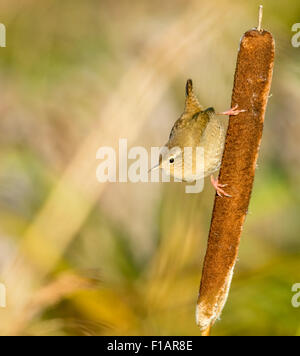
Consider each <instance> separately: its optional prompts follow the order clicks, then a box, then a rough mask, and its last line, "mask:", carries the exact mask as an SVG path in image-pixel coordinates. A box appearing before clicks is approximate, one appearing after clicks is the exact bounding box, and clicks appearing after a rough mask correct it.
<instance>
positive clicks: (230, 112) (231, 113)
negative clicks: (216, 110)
mask: <svg viewBox="0 0 300 356" xmlns="http://www.w3.org/2000/svg"><path fill="white" fill-rule="evenodd" d="M238 107H239V106H238V104H236V105H235V107H233V108H231V109H229V110H227V111H224V112H221V113H220V114H219V115H228V116H237V115H238V114H240V113H241V112H246V111H247V110H238Z"/></svg>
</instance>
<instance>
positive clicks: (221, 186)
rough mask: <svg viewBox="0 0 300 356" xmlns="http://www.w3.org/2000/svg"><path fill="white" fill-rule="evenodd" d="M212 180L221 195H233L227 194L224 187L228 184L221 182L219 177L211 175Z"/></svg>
mask: <svg viewBox="0 0 300 356" xmlns="http://www.w3.org/2000/svg"><path fill="white" fill-rule="evenodd" d="M210 181H211V184H212V186H213V187H214V188H215V190H216V192H217V194H218V196H219V197H221V198H222V197H223V195H224V196H225V197H229V198H230V197H231V195H229V194H227V193H226V192H225V191H224V190H223V189H222V188H224V187H226V186H227V184H219V181H218V178H215V177H214V176H213V175H211V176H210Z"/></svg>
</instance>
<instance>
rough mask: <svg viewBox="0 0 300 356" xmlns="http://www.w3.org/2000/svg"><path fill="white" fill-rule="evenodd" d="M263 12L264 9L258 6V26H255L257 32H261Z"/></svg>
mask: <svg viewBox="0 0 300 356" xmlns="http://www.w3.org/2000/svg"><path fill="white" fill-rule="evenodd" d="M263 10H264V7H263V6H262V5H260V6H259V12H258V26H257V31H258V32H261V30H262V28H261V23H262V18H263Z"/></svg>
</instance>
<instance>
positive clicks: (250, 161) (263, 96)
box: [197, 13, 275, 335]
mask: <svg viewBox="0 0 300 356" xmlns="http://www.w3.org/2000/svg"><path fill="white" fill-rule="evenodd" d="M261 14H262V13H261ZM260 27H261V16H260V24H259V27H258V28H257V30H251V31H248V32H246V33H245V35H244V37H243V39H242V42H241V46H240V51H239V53H238V59H237V67H236V73H235V81H234V88H233V95H232V107H233V106H235V105H236V104H238V105H239V108H240V109H246V112H245V113H241V114H239V115H238V116H232V117H230V120H229V127H228V132H227V137H226V144H225V150H224V155H223V160H222V165H221V170H220V176H219V182H220V183H222V184H227V187H226V191H227V193H229V194H230V195H231V196H232V198H224V197H223V198H220V197H218V196H216V199H215V205H214V210H213V216H212V222H211V228H210V233H209V239H208V247H207V253H206V257H205V261H204V267H203V274H202V281H201V287H200V293H199V298H198V303H197V324H198V326H199V327H200V329H201V332H202V335H209V332H210V328H211V326H212V325H213V324H214V322H215V321H216V320H217V318H218V317H219V316H220V314H221V312H222V309H223V307H224V305H225V303H226V300H227V296H228V293H229V289H230V284H231V280H232V276H233V270H234V266H235V264H236V259H237V254H238V247H239V243H240V236H241V232H242V229H243V224H244V221H245V217H246V214H247V210H248V205H249V201H250V196H251V192H252V186H253V181H254V174H255V168H256V161H257V157H258V152H259V146H260V142H261V138H262V132H263V123H264V117H265V111H266V106H267V101H268V97H269V91H270V86H271V80H272V72H273V63H274V51H275V50H274V40H273V37H272V35H271V34H270V33H269V32H267V31H261V30H260Z"/></svg>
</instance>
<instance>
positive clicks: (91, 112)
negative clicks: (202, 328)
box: [0, 0, 300, 335]
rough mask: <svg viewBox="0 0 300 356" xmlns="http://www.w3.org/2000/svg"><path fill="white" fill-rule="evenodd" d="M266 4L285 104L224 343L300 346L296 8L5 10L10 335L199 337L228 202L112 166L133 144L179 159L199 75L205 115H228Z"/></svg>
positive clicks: (0, 219) (2, 263) (142, 3)
mask: <svg viewBox="0 0 300 356" xmlns="http://www.w3.org/2000/svg"><path fill="white" fill-rule="evenodd" d="M260 3H262V4H263V5H264V8H265V9H264V19H263V27H264V28H266V29H268V30H270V31H272V33H273V34H274V36H275V39H276V48H277V53H276V63H275V70H274V80H273V85H272V91H271V93H272V97H271V98H270V101H269V106H268V110H267V117H266V125H265V131H264V138H263V142H262V147H261V152H260V158H259V163H258V170H257V176H256V182H255V188H254V192H253V197H252V201H251V206H250V209H249V215H248V217H247V222H246V225H245V228H244V231H243V236H242V241H241V247H240V254H239V262H238V264H237V267H236V270H235V275H234V279H233V283H232V288H231V292H230V296H229V300H228V303H227V304H226V306H225V309H224V312H223V314H222V319H221V321H219V322H218V323H217V324H216V325H215V327H214V329H213V335H300V309H295V308H293V307H292V305H291V298H292V296H293V293H292V291H291V288H292V285H293V284H294V283H297V282H298V283H299V282H300V260H299V259H300V238H299V237H300V236H299V234H300V219H299V216H300V204H299V203H300V191H299V178H300V171H299V163H300V156H299V142H300V118H299V102H300V67H299V60H300V48H293V47H292V45H291V38H292V35H293V33H292V32H291V27H292V25H293V24H294V23H297V22H300V3H299V1H297V0H290V1H288V2H287V1H285V2H283V1H279V0H270V1H259V2H258V1H251V2H250V1H249V2H245V1H232V0H230V1H229V0H228V1H226V0H211V1H204V0H195V1H193V0H189V1H186V0H164V1H161V0H160V1H158V0H151V1H149V0H116V1H109V0H99V1H96V0H84V1H83V0H81V1H80V0H72V1H71V0H64V1H60V0H43V1H40V0H39V1H38V0H26V1H25V0H18V1H17V0H10V1H8V0H2V1H1V5H0V14H1V18H0V22H2V23H4V24H5V25H6V27H7V47H6V48H1V49H0V91H1V100H0V162H1V164H0V282H2V283H5V285H6V287H7V308H6V309H1V310H0V332H1V334H5V335H8V334H13V335H16V334H21V335H199V330H198V329H197V327H196V325H195V316H194V315H195V304H196V300H197V294H198V288H199V282H200V277H201V270H202V264H203V258H204V255H205V250H206V243H207V236H208V230H209V224H210V218H211V212H212V206H213V200H214V191H213V189H212V188H211V187H210V185H209V184H208V182H206V184H205V190H204V192H203V193H201V194H198V195H188V194H185V192H184V185H183V184H174V183H173V184H154V183H152V184H145V183H140V184H130V183H128V184H125V183H122V184H100V183H98V182H97V181H96V178H95V174H96V168H97V164H98V163H99V162H97V161H96V159H95V157H96V152H97V149H98V148H99V147H100V146H105V145H109V146H113V147H117V146H118V140H119V138H128V142H129V146H136V145H138V146H145V147H147V148H148V149H149V150H150V147H151V146H161V145H163V144H164V143H165V142H166V140H167V137H168V134H169V131H170V129H171V127H172V125H173V123H174V121H175V120H176V119H177V118H178V117H179V115H180V114H181V112H182V110H183V104H184V86H185V82H186V79H187V78H189V77H191V78H193V80H194V85H195V90H196V92H197V94H198V96H199V98H200V101H201V103H202V104H203V105H204V106H214V107H215V108H216V109H217V110H225V109H228V108H229V106H230V100H231V90H232V85H233V75H234V70H235V64H236V56H237V50H238V46H239V41H240V38H241V36H242V35H243V33H244V32H245V31H246V30H248V29H250V28H253V27H255V26H256V25H257V11H258V5H259V4H260ZM224 120H226V118H224Z"/></svg>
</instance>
